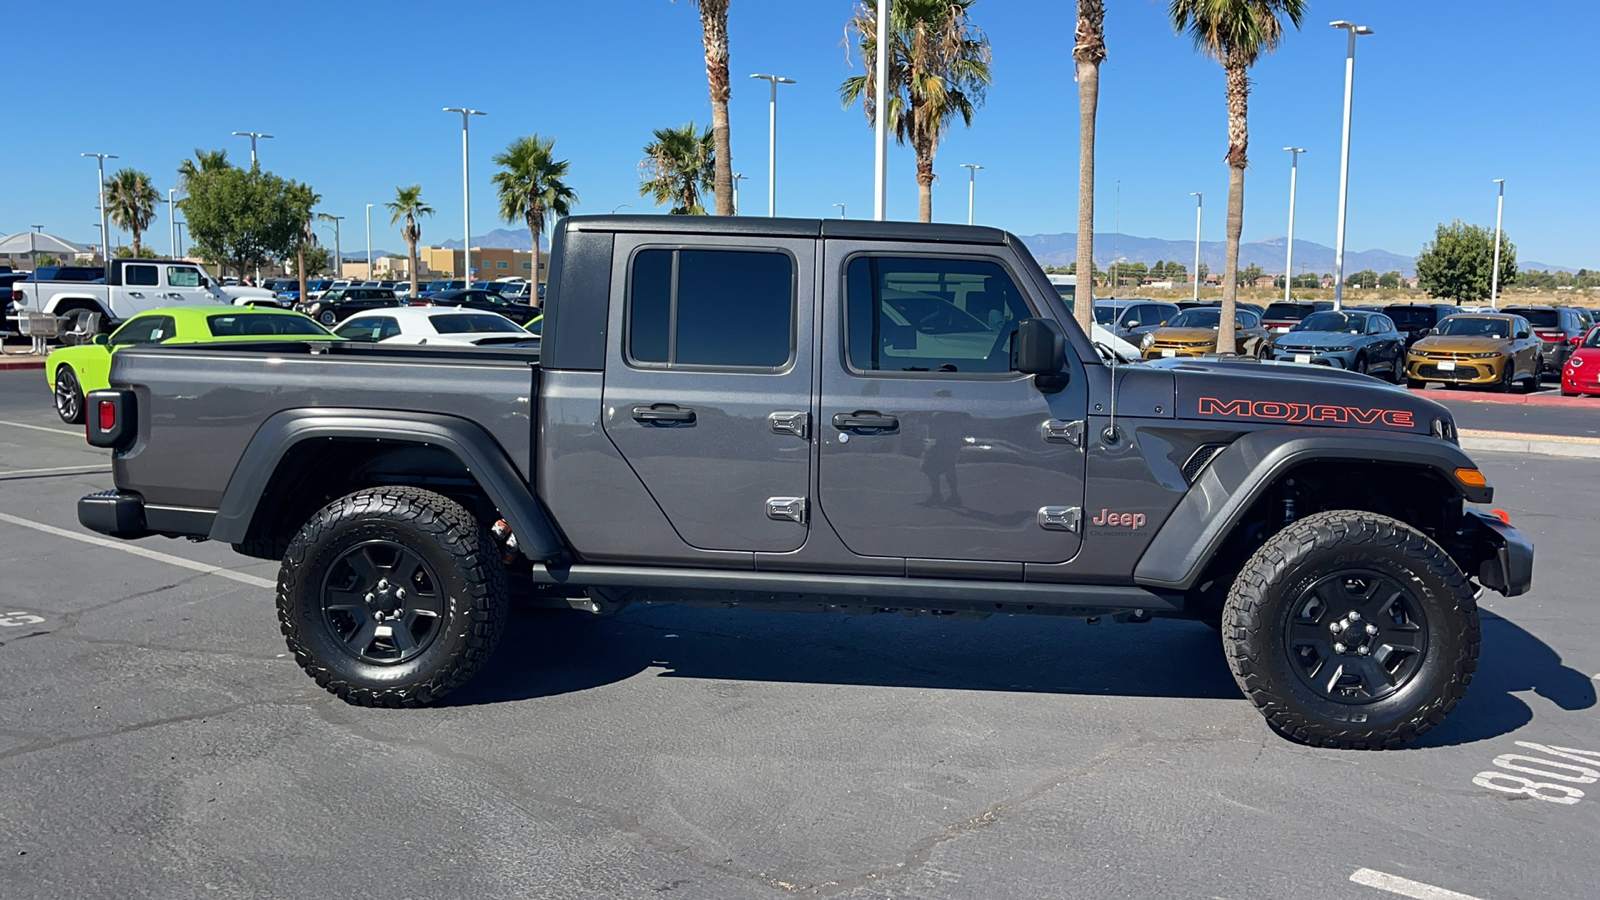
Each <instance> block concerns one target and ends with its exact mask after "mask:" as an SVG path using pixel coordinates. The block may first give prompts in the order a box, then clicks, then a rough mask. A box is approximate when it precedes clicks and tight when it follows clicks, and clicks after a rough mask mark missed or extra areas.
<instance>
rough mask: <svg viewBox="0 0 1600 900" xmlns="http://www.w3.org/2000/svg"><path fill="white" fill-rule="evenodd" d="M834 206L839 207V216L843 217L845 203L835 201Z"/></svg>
mask: <svg viewBox="0 0 1600 900" xmlns="http://www.w3.org/2000/svg"><path fill="white" fill-rule="evenodd" d="M834 206H837V207H839V218H841V219H842V218H844V204H843V203H835V204H834Z"/></svg>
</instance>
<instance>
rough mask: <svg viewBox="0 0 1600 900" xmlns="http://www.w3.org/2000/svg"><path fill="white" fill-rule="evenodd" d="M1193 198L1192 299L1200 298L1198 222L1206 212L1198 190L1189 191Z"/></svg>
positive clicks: (1203, 199)
mask: <svg viewBox="0 0 1600 900" xmlns="http://www.w3.org/2000/svg"><path fill="white" fill-rule="evenodd" d="M1189 196H1191V197H1193V198H1194V299H1195V302H1197V303H1198V302H1199V300H1200V224H1201V222H1202V221H1203V220H1204V218H1205V214H1206V209H1205V206H1206V200H1205V197H1204V196H1202V195H1201V192H1199V191H1191V192H1190V194H1189Z"/></svg>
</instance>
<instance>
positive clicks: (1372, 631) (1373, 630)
mask: <svg viewBox="0 0 1600 900" xmlns="http://www.w3.org/2000/svg"><path fill="white" fill-rule="evenodd" d="M1377 633H1378V626H1376V625H1368V626H1367V634H1371V635H1376V634H1377Z"/></svg>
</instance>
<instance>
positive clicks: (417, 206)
mask: <svg viewBox="0 0 1600 900" xmlns="http://www.w3.org/2000/svg"><path fill="white" fill-rule="evenodd" d="M384 206H385V207H387V208H388V209H389V212H390V213H392V214H393V215H391V216H389V224H390V225H393V224H395V223H396V222H399V221H400V220H401V219H405V220H406V224H405V225H403V226H401V228H400V237H401V239H402V240H404V241H405V242H406V247H408V248H409V249H410V251H411V294H410V296H411V297H416V296H417V242H418V241H420V240H422V225H421V224H419V223H418V222H417V217H418V216H431V215H433V207H431V206H429V205H428V204H426V203H423V202H422V185H420V184H413V185H412V186H411V187H397V188H395V189H394V199H393V200H391V201H389V202H388V203H385V204H384ZM538 246H539V244H538V241H537V240H535V242H534V247H535V248H537V247H538ZM534 255H535V259H536V260H537V258H538V251H537V250H535V251H534Z"/></svg>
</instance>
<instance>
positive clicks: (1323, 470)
mask: <svg viewBox="0 0 1600 900" xmlns="http://www.w3.org/2000/svg"><path fill="white" fill-rule="evenodd" d="M1333 509H1349V510H1360V511H1362V512H1372V513H1377V514H1379V515H1383V516H1388V517H1389V518H1392V519H1398V520H1399V521H1401V522H1404V523H1406V524H1407V525H1410V526H1411V527H1413V528H1415V529H1417V530H1418V531H1420V532H1422V533H1423V534H1425V535H1427V536H1428V537H1430V538H1432V539H1433V540H1434V541H1436V542H1438V543H1440V544H1441V545H1444V546H1446V547H1447V548H1448V547H1450V546H1452V544H1453V540H1452V534H1453V532H1454V529H1455V527H1456V524H1457V523H1458V522H1459V521H1460V519H1461V516H1462V495H1461V491H1460V489H1458V488H1457V487H1456V486H1455V485H1453V484H1451V483H1449V482H1447V481H1446V480H1445V478H1444V476H1443V475H1441V474H1440V473H1439V472H1438V471H1437V470H1435V469H1433V468H1431V467H1429V466H1419V465H1410V464H1404V463H1378V462H1368V461H1361V460H1315V461H1311V462H1306V463H1302V464H1300V465H1297V466H1295V467H1294V468H1292V469H1289V470H1288V471H1286V472H1283V473H1281V474H1280V475H1278V477H1277V478H1276V479H1274V480H1273V482H1272V483H1271V484H1270V485H1268V487H1267V489H1266V490H1265V491H1263V492H1262V493H1261V495H1260V496H1259V497H1257V498H1256V500H1255V501H1254V502H1253V503H1251V504H1250V506H1249V508H1247V509H1246V510H1245V511H1244V514H1243V515H1242V516H1240V518H1239V521H1238V523H1237V524H1236V525H1235V526H1234V527H1233V529H1232V530H1231V531H1230V532H1229V534H1228V538H1227V540H1225V541H1224V542H1223V544H1222V546H1221V547H1220V548H1219V549H1218V550H1217V552H1216V554H1215V555H1213V556H1212V558H1211V560H1210V562H1208V563H1207V564H1206V568H1205V572H1204V574H1202V575H1201V576H1200V579H1199V580H1198V581H1197V582H1196V583H1195V588H1194V591H1195V593H1197V594H1198V597H1197V599H1198V601H1199V606H1200V607H1201V608H1203V609H1212V608H1214V609H1216V610H1220V609H1221V608H1222V599H1223V597H1225V596H1226V595H1227V592H1228V587H1229V586H1230V585H1231V584H1232V583H1233V577H1234V575H1236V574H1237V573H1238V572H1239V569H1240V568H1241V567H1243V565H1244V563H1245V561H1246V560H1247V559H1249V558H1250V555H1251V554H1252V553H1255V551H1256V549H1257V548H1259V547H1260V546H1261V545H1262V544H1264V543H1266V541H1267V539H1268V538H1270V537H1272V536H1273V535H1274V534H1277V533H1278V532H1279V531H1281V530H1283V529H1284V528H1285V527H1286V526H1288V525H1289V524H1290V523H1291V522H1294V521H1295V520H1297V519H1303V518H1305V517H1306V516H1309V515H1312V514H1313V513H1319V512H1325V511H1327V510H1333ZM1459 562H1461V561H1460V560H1458V563H1459ZM1463 568H1464V569H1466V571H1468V573H1469V574H1470V573H1472V572H1474V571H1475V568H1469V567H1468V566H1465V565H1464V566H1463Z"/></svg>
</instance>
